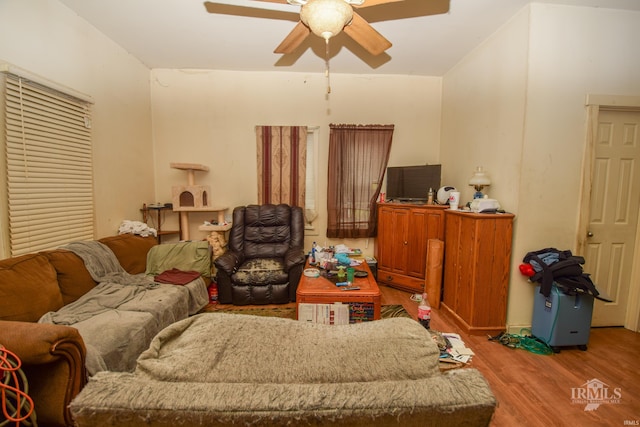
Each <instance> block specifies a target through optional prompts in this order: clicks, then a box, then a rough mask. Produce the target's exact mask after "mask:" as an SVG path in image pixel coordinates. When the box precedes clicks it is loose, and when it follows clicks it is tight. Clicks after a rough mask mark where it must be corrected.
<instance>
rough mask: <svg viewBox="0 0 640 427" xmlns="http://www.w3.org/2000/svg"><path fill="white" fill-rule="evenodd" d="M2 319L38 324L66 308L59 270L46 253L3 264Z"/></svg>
mask: <svg viewBox="0 0 640 427" xmlns="http://www.w3.org/2000/svg"><path fill="white" fill-rule="evenodd" d="M0 284H1V286H0V320H19V321H23V322H37V321H38V319H40V317H42V315H44V314H45V313H47V312H49V311H56V310H58V309H60V308H61V307H62V294H61V292H60V288H59V287H58V281H57V277H56V270H55V269H54V268H53V266H52V265H51V264H50V263H49V261H48V260H47V257H45V256H44V255H42V254H28V255H22V256H18V257H14V258H8V259H5V260H2V261H0Z"/></svg>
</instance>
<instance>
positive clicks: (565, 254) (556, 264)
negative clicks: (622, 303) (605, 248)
mask: <svg viewBox="0 0 640 427" xmlns="http://www.w3.org/2000/svg"><path fill="white" fill-rule="evenodd" d="M522 261H523V262H524V263H526V264H529V265H530V266H531V267H532V270H533V271H532V273H533V274H532V275H531V276H530V277H529V280H530V281H532V282H538V283H540V293H541V294H543V295H544V296H545V297H548V296H549V295H550V294H551V287H552V286H553V284H554V283H555V284H556V286H557V287H558V288H559V289H560V290H561V291H562V292H563V293H565V294H567V295H576V294H577V293H586V294H590V295H592V296H593V297H594V298H598V299H600V300H602V301H607V302H611V300H610V299H609V297H608V296H605V295H603V294H602V293H601V292H600V291H599V290H598V289H597V287H596V285H595V284H594V283H593V282H592V281H591V277H590V276H589V274H588V273H585V272H584V271H583V269H582V265H583V264H584V263H585V260H584V258H583V257H581V256H577V255H573V254H572V253H571V251H569V250H564V251H561V250H558V249H556V248H546V249H541V250H539V251H534V252H529V253H527V255H525V257H524V259H523V260H522Z"/></svg>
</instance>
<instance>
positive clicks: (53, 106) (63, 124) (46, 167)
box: [4, 73, 94, 256]
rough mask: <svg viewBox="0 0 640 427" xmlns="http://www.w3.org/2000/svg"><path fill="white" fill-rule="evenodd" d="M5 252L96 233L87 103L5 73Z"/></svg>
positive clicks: (39, 247)
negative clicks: (6, 219)
mask: <svg viewBox="0 0 640 427" xmlns="http://www.w3.org/2000/svg"><path fill="white" fill-rule="evenodd" d="M4 80H5V103H6V104H5V126H4V129H5V148H6V153H5V155H6V176H7V178H6V179H7V209H8V223H9V241H10V251H11V256H16V255H21V254H24V253H29V252H35V251H40V250H45V249H52V248H56V247H58V246H60V245H63V244H66V243H69V242H71V241H75V240H91V239H93V238H94V205H93V168H92V147H91V129H90V127H91V126H90V123H91V115H90V105H89V104H88V103H87V102H86V101H84V100H81V99H78V98H76V97H73V96H71V95H68V94H65V93H63V92H60V91H59V90H56V89H52V88H49V87H47V86H44V85H42V84H40V83H37V82H34V81H32V80H30V79H27V78H24V77H21V76H19V75H15V74H11V73H5V74H4Z"/></svg>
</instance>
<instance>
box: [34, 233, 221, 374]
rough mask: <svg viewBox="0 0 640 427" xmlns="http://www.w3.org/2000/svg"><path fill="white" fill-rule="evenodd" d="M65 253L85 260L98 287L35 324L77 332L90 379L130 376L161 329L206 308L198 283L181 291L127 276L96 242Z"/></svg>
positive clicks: (72, 246)
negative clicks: (104, 375) (67, 327)
mask: <svg viewBox="0 0 640 427" xmlns="http://www.w3.org/2000/svg"><path fill="white" fill-rule="evenodd" d="M65 248H66V249H69V250H71V251H73V252H74V253H76V254H77V255H78V256H80V257H81V258H82V259H83V260H84V262H85V265H86V267H87V270H88V271H89V273H90V274H91V276H92V277H93V278H94V280H96V281H98V282H99V284H98V285H97V286H96V287H95V288H93V289H92V290H90V291H89V292H87V293H86V294H85V295H83V296H82V297H80V298H79V299H78V300H76V301H74V302H73V303H71V304H68V305H66V306H64V307H62V308H61V309H60V310H58V311H56V312H49V313H46V314H45V315H44V316H42V317H41V318H40V320H39V322H40V323H55V324H64V325H71V326H73V327H75V328H76V329H78V331H79V332H80V335H81V336H82V338H83V340H84V343H85V346H86V349H87V354H86V367H87V371H88V372H89V374H90V375H94V374H95V373H97V372H99V371H104V370H112V371H130V370H133V368H134V366H135V360H136V358H137V357H138V355H139V354H140V353H141V352H142V351H144V350H145V349H147V347H148V345H149V342H150V341H151V339H152V338H153V337H154V336H155V335H156V334H157V333H158V332H159V331H160V330H162V328H164V327H166V326H168V325H170V324H171V323H173V322H176V321H178V320H181V319H184V318H186V317H188V316H189V315H191V314H195V313H196V312H198V311H199V310H200V309H201V308H202V307H203V306H204V305H206V304H207V303H208V293H207V287H206V284H205V281H204V280H203V279H202V277H199V278H198V279H196V280H194V281H192V282H190V283H188V284H187V285H184V286H176V285H167V284H158V283H154V281H153V277H152V276H147V275H145V274H136V275H131V274H129V273H127V272H126V271H125V270H124V269H123V268H122V266H121V265H120V263H119V262H118V260H117V258H116V257H115V255H114V254H113V252H112V251H111V250H110V249H109V248H108V247H107V246H105V245H103V244H101V243H100V242H97V241H96V242H75V243H72V244H69V245H68V246H66V247H65Z"/></svg>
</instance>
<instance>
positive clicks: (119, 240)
mask: <svg viewBox="0 0 640 427" xmlns="http://www.w3.org/2000/svg"><path fill="white" fill-rule="evenodd" d="M99 241H100V242H102V243H104V244H105V245H107V246H108V247H109V249H111V250H112V251H113V253H114V254H115V255H116V258H118V261H120V265H122V268H124V269H125V270H126V271H127V272H128V273H131V274H140V273H144V272H145V271H146V269H147V252H149V249H151V248H152V247H153V246H155V245H157V244H158V240H156V238H155V237H142V236H138V235H135V234H119V235H117V236H109V237H103V238H102V239H99Z"/></svg>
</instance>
